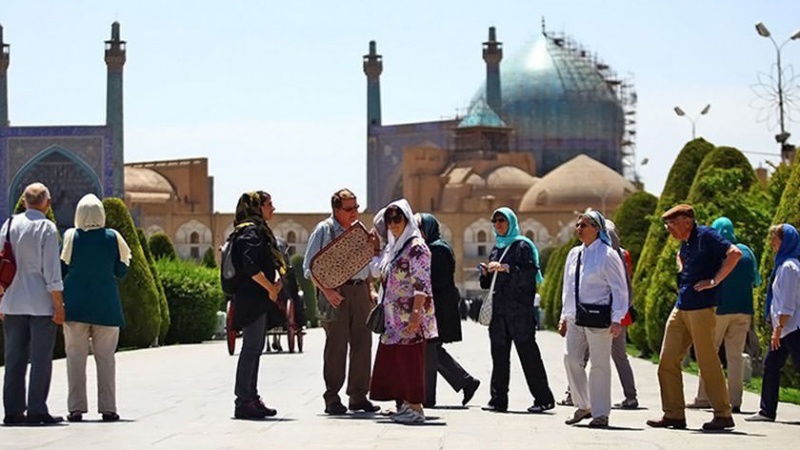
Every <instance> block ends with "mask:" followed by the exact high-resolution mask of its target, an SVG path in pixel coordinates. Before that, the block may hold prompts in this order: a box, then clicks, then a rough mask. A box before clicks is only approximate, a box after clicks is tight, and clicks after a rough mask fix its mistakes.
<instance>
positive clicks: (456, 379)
mask: <svg viewBox="0 0 800 450" xmlns="http://www.w3.org/2000/svg"><path fill="white" fill-rule="evenodd" d="M438 374H442V376H443V377H444V379H445V381H447V384H449V385H450V387H452V388H453V390H454V391H456V392H458V391H460V390H461V389H464V386H466V385H467V383H469V382H470V381H472V375H470V374H469V373H467V371H466V370H464V368H463V367H461V365H460V364H459V363H458V361H456V360H455V359H453V357H452V356H450V354H449V353H447V350H445V348H444V347H443V346H442V342H441V341H439V340H438V339H437V340H433V341H428V343H427V344H426V345H425V404H426V405H435V404H436V381H437V378H438Z"/></svg>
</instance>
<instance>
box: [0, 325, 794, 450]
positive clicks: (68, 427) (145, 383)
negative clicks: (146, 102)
mask: <svg viewBox="0 0 800 450" xmlns="http://www.w3.org/2000/svg"><path fill="white" fill-rule="evenodd" d="M537 337H538V341H539V345H540V346H541V349H542V353H543V355H544V359H545V365H546V367H547V369H548V374H549V376H550V383H551V386H552V388H553V391H554V393H555V395H556V398H559V399H560V398H562V397H563V391H564V387H565V385H566V375H565V373H564V368H563V364H562V360H561V358H562V354H563V340H562V339H561V337H559V336H558V335H557V334H556V333H554V332H540V333H538V335H537ZM464 339H465V340H464V342H462V343H459V344H455V345H450V346H448V349H449V350H450V351H451V352H452V353H453V354H454V355H455V356H456V357H457V358H458V360H459V361H460V362H461V363H462V364H463V365H464V367H465V368H466V369H467V370H469V371H470V372H471V373H472V374H473V375H475V376H476V377H478V378H480V379H481V380H482V382H483V383H482V385H481V388H480V389H479V391H478V393H477V394H476V395H475V398H474V399H473V401H472V402H471V404H470V405H469V407H468V408H462V407H461V406H460V405H461V395H460V394H456V393H454V392H452V391H451V390H450V388H449V386H447V384H446V383H445V382H444V381H443V380H441V379H440V383H441V384H440V389H439V398H438V401H439V403H440V405H442V406H443V408H441V409H435V410H433V409H431V410H428V411H427V415H428V416H429V418H430V419H432V420H430V421H429V422H428V423H426V424H425V425H421V426H402V425H397V424H394V423H392V422H391V421H389V420H388V419H387V418H386V417H383V416H380V415H374V416H372V415H366V414H359V415H348V416H343V417H328V416H326V415H324V414H323V412H322V410H323V407H324V405H323V402H322V397H321V393H322V390H323V383H322V374H321V372H322V353H321V352H322V345H323V341H324V336H323V332H322V330H320V329H314V330H311V331H310V332H309V333H308V335H307V336H306V342H305V353H303V354H288V353H281V354H275V353H267V354H265V355H264V357H263V358H262V362H261V381H260V389H261V394H262V396H263V397H264V398H265V399H266V402H267V404H268V405H269V406H273V407H275V408H277V409H278V416H277V417H276V418H274V420H265V421H262V422H246V421H239V420H233V419H232V417H233V392H232V391H233V384H232V383H233V375H234V371H235V367H236V359H237V358H236V357H235V356H233V357H232V356H228V353H227V350H226V348H225V343H224V342H221V341H215V342H208V343H206V344H201V345H188V346H173V347H163V348H156V349H149V350H139V351H131V352H123V353H120V354H118V357H117V371H118V374H117V396H118V403H119V409H120V411H119V412H120V415H121V416H122V418H123V420H122V421H121V422H119V423H102V422H100V421H99V415H97V414H94V413H92V414H88V415H86V416H84V417H85V418H86V419H89V420H90V421H88V422H84V423H76V424H68V423H65V424H63V425H58V426H50V427H2V428H0V442H2V444H1V447H2V448H3V449H6V450H10V449H22V448H37V449H47V448H52V449H65V448H70V449H72V448H75V449H78V448H80V449H89V448H106V449H109V448H110V449H141V448H161V449H200V448H202V449H223V448H265V449H266V448H313V449H316V448H342V449H382V448H398V449H399V448H406V449H408V448H414V449H433V448H447V449H461V450H463V449H489V448H492V449H494V448H497V449H517V448H525V449H530V448H537V449H551V448H552V449H556V448H578V449H581V450H589V449H594V448H617V449H622V448H636V449H639V450H644V449H648V448H681V449H684V450H688V449H692V448H713V447H717V448H724V449H726V450H732V449H759V450H760V449H773V448H774V449H779V448H792V447H794V446H795V445H796V442H797V436H799V435H800V434H799V433H800V427H798V425H800V407H798V406H794V405H787V404H781V405H780V407H779V409H778V420H779V423H747V422H745V421H744V420H743V418H744V417H745V416H743V415H736V416H734V419H735V420H736V425H737V427H736V429H735V430H733V431H732V432H726V433H716V434H709V433H703V432H701V431H699V428H700V426H701V424H702V423H703V422H704V421H706V420H709V419H710V418H711V413H710V412H709V411H691V410H690V411H688V413H687V420H688V423H689V429H687V430H683V431H674V430H654V429H648V428H647V426H646V425H645V424H644V422H645V420H647V419H648V418H657V417H659V416H660V415H661V410H660V403H659V397H658V382H657V379H656V366H655V365H653V364H651V363H649V362H647V361H643V360H634V361H633V368H634V372H635V373H636V377H637V378H636V381H637V384H638V389H639V401H640V404H641V407H640V409H638V410H635V411H618V410H615V411H613V412H612V414H611V417H610V423H611V426H610V427H609V428H608V429H606V430H592V429H589V428H587V427H586V426H585V424H586V423H588V421H584V422H583V426H577V427H576V426H567V425H564V420H565V419H566V418H567V417H568V416H569V415H570V414H571V413H572V408H567V407H562V406H557V407H556V409H555V410H553V411H549V412H550V414H544V415H531V414H527V413H525V412H524V411H525V409H526V408H527V407H528V406H530V404H531V398H530V396H529V394H528V392H527V389H526V387H525V383H524V379H523V377H522V372H521V369H520V367H519V363H518V361H517V360H516V357H512V361H513V362H512V372H513V373H512V376H511V377H512V379H511V395H510V398H511V402H510V405H509V408H510V410H511V411H510V412H509V413H507V414H494V413H488V412H484V411H481V409H480V407H481V406H482V405H484V404H485V403H486V401H487V400H488V398H489V394H488V391H489V383H488V381H489V374H490V370H491V361H490V358H489V344H488V336H487V332H486V329H485V328H484V327H481V326H479V325H477V324H474V323H465V326H464ZM239 345H241V343H239ZM284 347H286V343H285V340H284ZM1 371H2V369H1V368H0V372H1ZM93 371H94V365H93V364H92V363H91V362H90V364H89V372H90V373H89V385H90V388H89V390H90V395H89V403H90V409H92V408H93V407H95V405H96V399H95V393H94V392H93V384H94V375H93V373H92V372H93ZM53 372H54V373H53V384H52V390H51V394H50V402H49V404H50V407H51V412H52V413H53V414H61V415H66V412H67V411H66V391H67V381H66V370H65V365H64V361H63V360H60V361H56V362H55V364H54V371H53ZM685 381H686V386H685V391H686V393H687V394H688V398H689V399H691V396H693V394H694V391H695V389H696V387H697V377H695V376H692V375H686V376H685ZM612 393H613V394H612V395H613V400H614V401H618V400H620V399H621V398H622V396H621V390H620V387H619V385H618V382H617V380H616V375H614V381H613V389H612ZM344 401H345V402H346V401H347V400H346V397H345V398H344ZM384 406H386V407H388V406H390V405H388V404H386V405H384ZM757 406H758V396H757V395H756V394H752V393H745V397H744V405H743V407H742V409H743V410H744V411H745V412H755V411H756V409H757Z"/></svg>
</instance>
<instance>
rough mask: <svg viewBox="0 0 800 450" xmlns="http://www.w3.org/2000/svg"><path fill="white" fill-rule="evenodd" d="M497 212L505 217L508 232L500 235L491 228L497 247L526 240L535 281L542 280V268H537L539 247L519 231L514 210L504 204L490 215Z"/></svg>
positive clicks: (504, 246)
mask: <svg viewBox="0 0 800 450" xmlns="http://www.w3.org/2000/svg"><path fill="white" fill-rule="evenodd" d="M497 214H502V215H503V217H505V218H506V220H507V221H508V232H506V234H505V236H500V235H499V234H497V229H496V228H492V231H494V238H495V240H497V248H506V247H507V246H509V245H511V244H513V243H514V242H516V241H524V242H526V243H527V244H528V245H529V246H530V248H531V251H532V252H533V262H534V264H536V267H537V270H536V283H537V284H538V283H541V282H543V281H544V277H542V270H541V269H538V268H539V267H541V266H540V265H539V249H537V248H536V244H534V243H533V241H532V240H530V239H528V238H527V237H526V236H525V235H523V234H522V233H520V232H519V221H518V220H517V215H516V214H514V211H512V210H511V208H506V207H505V206H504V207H502V208H497V209H496V210H494V212H493V213H492V217H494V216H495V215H497Z"/></svg>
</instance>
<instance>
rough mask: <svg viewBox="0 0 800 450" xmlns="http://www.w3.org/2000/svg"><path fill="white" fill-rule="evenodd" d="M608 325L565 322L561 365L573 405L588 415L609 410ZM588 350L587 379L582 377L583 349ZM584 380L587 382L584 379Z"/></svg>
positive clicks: (609, 348) (593, 415) (609, 353)
mask: <svg viewBox="0 0 800 450" xmlns="http://www.w3.org/2000/svg"><path fill="white" fill-rule="evenodd" d="M612 340H613V336H611V331H610V329H609V328H589V327H581V326H578V325H575V322H574V321H572V320H570V321H569V323H568V324H567V336H566V343H565V346H564V348H565V351H564V367H565V368H566V370H567V380H568V381H569V388H570V392H571V393H572V400H573V401H574V402H575V406H577V407H578V408H580V409H591V410H592V417H603V416H605V417H608V415H609V414H610V413H611V343H612ZM587 351H588V352H589V362H590V363H591V366H590V368H589V378H588V380H587V378H586V359H585V358H586V356H585V355H586V352H587ZM587 381H588V382H587Z"/></svg>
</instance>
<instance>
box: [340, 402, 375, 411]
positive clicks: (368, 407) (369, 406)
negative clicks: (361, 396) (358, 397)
mask: <svg viewBox="0 0 800 450" xmlns="http://www.w3.org/2000/svg"><path fill="white" fill-rule="evenodd" d="M342 407H344V405H342ZM349 409H350V411H353V412H365V413H376V412H378V411H380V410H381V407H380V406H378V405H375V404H373V403H372V402H370V401H369V400H364V401H363V402H359V403H356V404H354V405H350V408H349Z"/></svg>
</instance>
